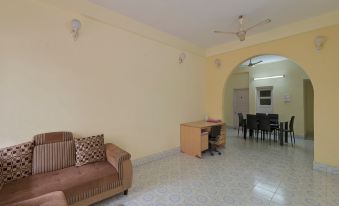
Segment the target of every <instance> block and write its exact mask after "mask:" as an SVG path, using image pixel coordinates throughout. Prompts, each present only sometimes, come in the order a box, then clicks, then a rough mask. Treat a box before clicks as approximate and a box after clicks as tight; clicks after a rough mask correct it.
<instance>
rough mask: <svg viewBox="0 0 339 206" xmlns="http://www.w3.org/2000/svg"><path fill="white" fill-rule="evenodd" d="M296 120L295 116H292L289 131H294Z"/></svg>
mask: <svg viewBox="0 0 339 206" xmlns="http://www.w3.org/2000/svg"><path fill="white" fill-rule="evenodd" d="M294 118H295V116H292V117H291V120H290V125H289V127H290V128H289V130H291V131H293V125H294Z"/></svg>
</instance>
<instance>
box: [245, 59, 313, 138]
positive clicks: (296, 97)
mask: <svg viewBox="0 0 339 206" xmlns="http://www.w3.org/2000/svg"><path fill="white" fill-rule="evenodd" d="M276 75H285V78H281V79H266V80H257V81H254V80H253V78H254V77H267V76H276ZM249 79H250V95H249V96H250V99H249V102H250V112H251V113H255V112H256V88H257V87H266V86H272V87H273V112H274V113H277V114H279V119H280V120H281V121H289V120H290V118H291V116H293V115H294V116H295V123H294V130H295V134H296V135H298V136H304V95H303V93H304V91H303V80H304V79H308V76H307V74H306V73H305V72H304V71H303V69H302V68H300V67H299V66H298V65H297V64H295V63H294V62H292V61H289V60H284V61H280V62H274V63H269V64H261V65H257V66H256V67H255V68H254V69H251V70H250V78H249ZM285 95H289V96H290V100H291V101H290V102H287V103H286V102H284V96H285Z"/></svg>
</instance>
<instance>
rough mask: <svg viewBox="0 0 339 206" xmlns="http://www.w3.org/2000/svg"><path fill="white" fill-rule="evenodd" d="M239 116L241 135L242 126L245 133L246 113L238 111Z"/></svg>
mask: <svg viewBox="0 0 339 206" xmlns="http://www.w3.org/2000/svg"><path fill="white" fill-rule="evenodd" d="M238 118H239V123H238V136H239V129H240V128H241V129H242V133H243V134H244V126H245V125H244V124H245V123H246V122H245V119H244V115H243V114H242V113H238Z"/></svg>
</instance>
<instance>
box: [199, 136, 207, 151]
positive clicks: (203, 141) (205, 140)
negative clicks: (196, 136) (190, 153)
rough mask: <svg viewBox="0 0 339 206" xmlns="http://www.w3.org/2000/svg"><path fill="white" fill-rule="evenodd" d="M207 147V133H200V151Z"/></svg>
mask: <svg viewBox="0 0 339 206" xmlns="http://www.w3.org/2000/svg"><path fill="white" fill-rule="evenodd" d="M207 149H208V134H204V135H201V151H205V150H207Z"/></svg>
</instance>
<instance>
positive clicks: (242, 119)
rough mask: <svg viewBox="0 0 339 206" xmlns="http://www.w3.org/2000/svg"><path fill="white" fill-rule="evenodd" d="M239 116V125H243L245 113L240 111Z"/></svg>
mask: <svg viewBox="0 0 339 206" xmlns="http://www.w3.org/2000/svg"><path fill="white" fill-rule="evenodd" d="M238 117H239V126H243V123H244V115H243V114H242V113H238Z"/></svg>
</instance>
